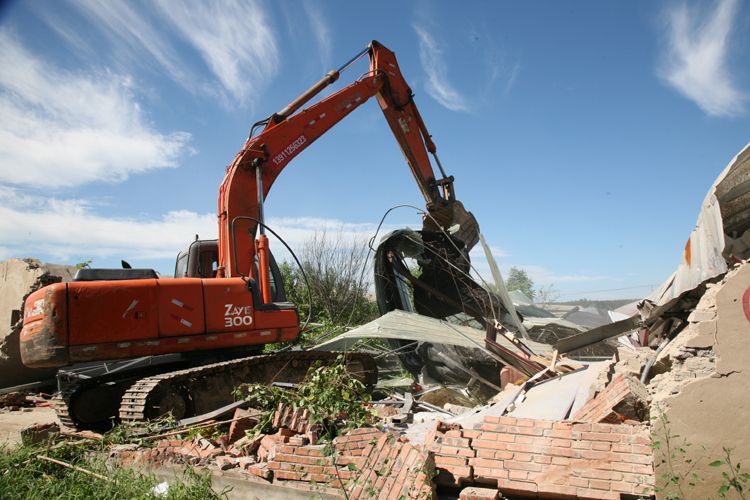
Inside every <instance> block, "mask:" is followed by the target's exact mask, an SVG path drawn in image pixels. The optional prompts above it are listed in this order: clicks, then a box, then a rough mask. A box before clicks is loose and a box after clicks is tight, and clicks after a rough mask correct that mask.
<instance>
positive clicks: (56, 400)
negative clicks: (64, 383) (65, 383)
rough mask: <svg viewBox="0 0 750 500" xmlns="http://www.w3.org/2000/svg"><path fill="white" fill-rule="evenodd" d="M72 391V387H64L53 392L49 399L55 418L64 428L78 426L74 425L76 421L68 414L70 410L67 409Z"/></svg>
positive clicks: (72, 428)
mask: <svg viewBox="0 0 750 500" xmlns="http://www.w3.org/2000/svg"><path fill="white" fill-rule="evenodd" d="M73 392H74V388H72V387H71V388H67V389H64V390H62V391H59V392H57V393H55V395H54V396H53V397H52V399H51V400H50V403H52V408H53V409H54V410H55V413H56V414H57V419H58V420H59V421H60V424H61V426H62V427H63V428H64V429H70V430H75V429H77V428H78V425H76V422H75V421H74V420H73V418H72V417H71V416H70V412H69V411H68V408H69V405H70V397H71V396H72V394H73Z"/></svg>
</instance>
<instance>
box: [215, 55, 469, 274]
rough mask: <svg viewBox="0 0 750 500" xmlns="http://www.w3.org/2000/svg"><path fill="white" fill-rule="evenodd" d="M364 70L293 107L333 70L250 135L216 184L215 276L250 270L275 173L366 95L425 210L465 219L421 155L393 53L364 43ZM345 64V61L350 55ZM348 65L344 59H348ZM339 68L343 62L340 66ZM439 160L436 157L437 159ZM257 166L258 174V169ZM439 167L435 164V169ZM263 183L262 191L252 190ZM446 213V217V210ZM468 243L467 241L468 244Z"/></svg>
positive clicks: (448, 181) (444, 181)
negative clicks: (395, 145) (395, 144)
mask: <svg viewBox="0 0 750 500" xmlns="http://www.w3.org/2000/svg"><path fill="white" fill-rule="evenodd" d="M367 53H368V54H369V57H370V71H369V72H368V73H367V74H365V75H364V76H363V77H361V78H360V79H358V80H356V81H355V82H353V83H352V84H350V85H348V86H347V87H344V88H343V89H342V90H340V91H338V92H336V93H334V94H332V95H330V96H328V97H326V98H324V99H322V100H320V101H318V102H316V103H314V104H312V105H310V106H309V107H307V108H305V109H302V110H300V111H297V110H299V109H300V108H301V107H302V106H303V105H304V104H305V103H306V102H307V101H309V100H310V99H312V98H313V97H314V96H315V95H317V94H319V93H320V92H321V91H322V90H323V89H324V88H325V87H327V86H328V85H330V84H331V83H333V82H335V81H336V80H337V79H338V77H339V71H332V72H330V73H328V74H327V75H326V77H324V78H323V79H322V80H321V81H320V82H318V83H317V84H315V85H314V86H313V87H311V88H310V89H309V90H308V91H307V92H305V93H304V94H303V95H301V96H300V97H299V98H297V99H295V101H293V102H292V103H291V104H289V105H288V106H287V107H286V108H284V109H283V110H282V111H281V112H279V113H276V114H274V115H272V116H271V117H270V118H269V119H268V120H267V123H266V127H265V129H264V130H263V131H262V132H261V133H260V134H258V135H257V136H255V137H249V138H248V139H247V141H246V142H245V145H244V146H243V148H242V149H241V150H240V152H239V153H237V155H236V157H235V158H234V160H233V161H232V163H231V164H230V166H229V167H228V169H227V172H226V175H225V177H224V180H223V182H222V185H221V188H220V190H219V206H218V216H219V276H220V277H221V276H226V277H233V276H254V275H255V272H254V264H253V263H254V261H255V256H256V244H255V240H254V235H255V232H256V230H257V227H258V222H259V221H260V220H262V202H263V199H265V197H266V195H267V194H268V192H269V190H270V189H271V186H272V185H273V183H274V181H275V180H276V177H278V175H279V174H280V173H281V172H282V170H284V168H285V167H286V166H287V165H288V164H289V162H290V161H291V160H292V159H293V158H294V157H296V156H297V155H298V154H300V153H301V152H302V151H303V150H304V149H305V148H307V147H308V146H309V145H310V144H312V143H313V142H314V141H315V140H316V139H318V138H319V137H320V136H322V135H323V134H325V133H326V132H327V131H328V130H330V129H331V128H332V127H334V126H335V125H336V124H337V123H338V122H340V121H341V120H342V119H344V117H346V116H347V115H348V114H349V113H351V112H352V111H354V109H356V108H357V107H359V106H360V105H362V104H363V103H364V102H366V101H367V100H368V99H370V98H371V97H373V96H377V100H378V104H379V105H380V108H381V109H382V111H383V113H384V115H385V118H386V120H387V122H388V124H389V126H390V128H391V131H392V132H393V134H394V136H395V138H396V140H397V142H398V144H399V146H400V147H401V150H402V151H403V153H404V157H405V159H406V162H407V164H408V165H409V167H410V169H411V171H412V174H413V175H414V178H415V180H416V181H417V185H418V186H419V189H420V191H421V192H422V195H423V196H424V198H425V201H426V202H427V207H428V211H429V212H430V213H432V214H434V215H435V216H436V217H435V218H436V219H438V225H440V226H443V227H445V228H447V227H448V226H449V225H450V224H453V223H455V222H457V220H456V219H459V221H458V222H460V221H462V219H463V221H469V222H471V224H467V226H471V225H473V226H476V222H475V221H474V220H473V216H471V214H467V213H466V212H465V211H464V210H463V207H460V210H459V211H460V212H462V213H463V215H462V216H461V217H454V216H453V212H455V211H456V210H452V209H454V208H455V206H456V204H457V205H460V203H458V202H455V200H454V194H453V186H452V181H453V179H452V177H446V176H445V174H444V173H443V177H442V178H441V179H440V180H436V178H435V174H434V171H433V168H432V164H431V163H430V159H429V156H428V153H432V154H434V153H435V145H434V144H433V142H432V140H431V138H430V135H429V133H428V132H427V129H426V127H425V125H424V122H423V121H422V118H421V116H420V114H419V111H418V110H417V107H416V105H415V104H414V101H413V99H412V92H411V89H410V88H409V86H408V85H407V83H406V81H405V80H404V78H403V75H402V74H401V71H400V69H399V67H398V63H397V61H396V57H395V55H394V54H393V52H391V51H390V50H388V49H387V48H385V47H383V46H382V45H381V44H380V43H378V42H376V41H373V42H371V43H370V45H369V47H368V50H367ZM350 62H351V61H350ZM348 64H349V63H347V65H348ZM345 67H346V65H345ZM438 165H439V163H438ZM258 169H260V175H257V174H258ZM441 171H442V167H441ZM259 186H262V189H258V188H259ZM446 213H447V214H448V215H446ZM467 243H469V244H470V245H473V243H470V242H467Z"/></svg>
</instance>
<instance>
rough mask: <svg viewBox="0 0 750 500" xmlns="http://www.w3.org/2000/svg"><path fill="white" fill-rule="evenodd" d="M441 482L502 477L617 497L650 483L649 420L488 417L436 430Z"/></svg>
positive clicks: (542, 490)
mask: <svg viewBox="0 0 750 500" xmlns="http://www.w3.org/2000/svg"><path fill="white" fill-rule="evenodd" d="M434 439H435V440H434V441H433V443H432V444H431V445H430V449H431V450H432V451H433V452H434V453H435V465H436V467H437V470H438V477H437V481H438V483H439V484H450V483H453V484H468V483H478V484H497V487H498V489H499V490H500V491H502V492H503V493H505V494H512V495H521V496H523V495H528V496H535V495H539V496H540V497H542V498H544V497H548V498H552V497H555V496H559V495H569V496H570V497H572V498H575V497H578V498H618V499H619V497H620V494H621V493H623V494H641V493H649V492H651V491H652V486H653V457H652V453H651V448H650V444H651V442H650V438H649V434H648V430H647V428H646V427H643V426H633V425H611V424H590V423H576V422H552V421H546V420H533V419H516V418H513V417H486V418H485V422H484V423H483V424H482V426H481V428H480V429H476V430H469V429H451V430H446V431H438V432H436V434H435V438H434Z"/></svg>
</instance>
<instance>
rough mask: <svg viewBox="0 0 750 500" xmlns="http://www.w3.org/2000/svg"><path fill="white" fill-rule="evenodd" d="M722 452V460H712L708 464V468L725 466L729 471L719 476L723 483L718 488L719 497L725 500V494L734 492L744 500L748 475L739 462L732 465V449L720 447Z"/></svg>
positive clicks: (749, 477) (749, 475)
mask: <svg viewBox="0 0 750 500" xmlns="http://www.w3.org/2000/svg"><path fill="white" fill-rule="evenodd" d="M722 450H723V451H724V458H723V459H721V460H714V461H713V462H711V463H710V464H708V465H709V466H710V467H722V466H725V467H726V468H727V469H729V472H727V471H722V472H721V476H722V478H723V481H722V483H721V486H719V491H718V493H719V496H720V497H721V498H727V493H729V492H730V491H732V490H734V491H735V493H737V495H739V497H740V498H741V499H742V500H746V498H747V495H746V492H747V488H748V484H749V483H750V474H748V473H747V472H743V470H742V464H740V463H739V462H737V463H736V464H735V463H732V448H727V447H726V446H723V447H722Z"/></svg>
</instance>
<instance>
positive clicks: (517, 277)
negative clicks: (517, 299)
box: [505, 266, 536, 299]
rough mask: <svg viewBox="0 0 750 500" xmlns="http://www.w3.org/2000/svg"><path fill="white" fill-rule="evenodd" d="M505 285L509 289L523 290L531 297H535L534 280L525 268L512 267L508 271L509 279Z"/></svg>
mask: <svg viewBox="0 0 750 500" xmlns="http://www.w3.org/2000/svg"><path fill="white" fill-rule="evenodd" d="M505 286H506V288H507V289H508V291H512V290H518V291H520V292H523V293H524V294H525V295H526V296H527V297H529V298H530V299H533V298H534V295H536V294H535V293H534V281H533V280H532V279H531V278H529V275H528V274H527V273H526V271H524V270H523V269H520V268H518V267H515V266H514V267H511V268H510V271H509V272H508V279H507V280H505Z"/></svg>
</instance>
